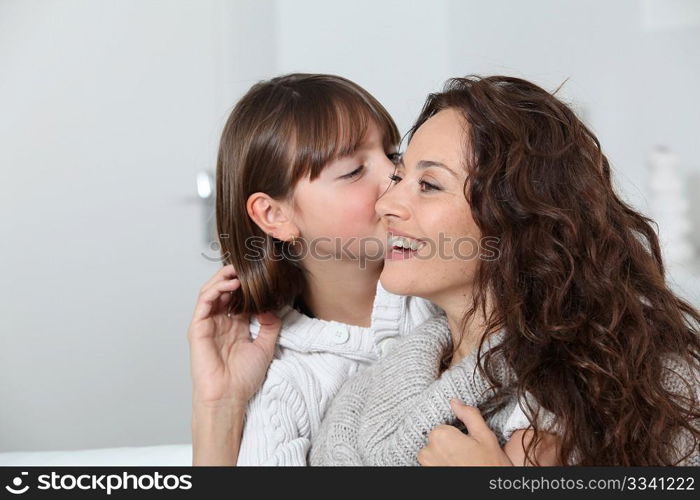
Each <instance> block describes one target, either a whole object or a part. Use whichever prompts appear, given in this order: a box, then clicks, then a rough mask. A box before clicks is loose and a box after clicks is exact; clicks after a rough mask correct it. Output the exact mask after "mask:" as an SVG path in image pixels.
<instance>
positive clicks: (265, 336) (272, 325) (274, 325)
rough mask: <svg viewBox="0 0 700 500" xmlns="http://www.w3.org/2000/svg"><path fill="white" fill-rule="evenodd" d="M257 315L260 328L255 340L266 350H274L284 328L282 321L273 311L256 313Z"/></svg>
mask: <svg viewBox="0 0 700 500" xmlns="http://www.w3.org/2000/svg"><path fill="white" fill-rule="evenodd" d="M255 317H256V318H257V319H258V322H259V323H260V330H259V331H258V336H257V337H256V339H255V342H256V343H257V344H259V345H260V347H262V348H263V349H265V351H266V352H273V351H274V348H275V344H276V343H277V338H278V337H279V334H280V330H281V328H282V321H281V320H280V319H279V318H278V317H277V316H275V314H274V313H272V312H264V313H260V314H256V316H255Z"/></svg>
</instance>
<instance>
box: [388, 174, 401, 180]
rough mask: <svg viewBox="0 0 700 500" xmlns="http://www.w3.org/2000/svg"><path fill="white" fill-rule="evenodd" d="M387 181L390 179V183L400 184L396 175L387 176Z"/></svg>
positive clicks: (399, 178)
mask: <svg viewBox="0 0 700 500" xmlns="http://www.w3.org/2000/svg"><path fill="white" fill-rule="evenodd" d="M389 179H391V182H400V181H401V177H399V176H398V175H396V174H391V175H390V176H389Z"/></svg>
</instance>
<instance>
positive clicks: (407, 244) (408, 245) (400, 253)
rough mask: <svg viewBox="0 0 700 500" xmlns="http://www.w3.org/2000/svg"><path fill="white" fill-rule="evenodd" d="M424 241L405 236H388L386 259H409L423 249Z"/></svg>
mask: <svg viewBox="0 0 700 500" xmlns="http://www.w3.org/2000/svg"><path fill="white" fill-rule="evenodd" d="M424 245H425V242H424V241H420V240H417V239H415V238H408V237H406V236H396V235H393V234H390V235H389V240H388V245H387V253H386V258H387V259H388V260H404V259H410V258H411V257H413V256H414V255H415V254H416V253H418V250H420V249H421V248H423V246H424Z"/></svg>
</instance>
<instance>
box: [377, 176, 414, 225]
mask: <svg viewBox="0 0 700 500" xmlns="http://www.w3.org/2000/svg"><path fill="white" fill-rule="evenodd" d="M389 182H390V185H389V188H388V189H387V190H386V191H385V192H384V194H382V195H381V196H380V197H379V199H377V203H375V205H374V209H375V211H376V212H377V215H379V216H380V217H382V218H383V219H385V220H392V219H396V218H399V219H406V218H407V217H408V207H407V205H406V203H405V200H404V199H402V198H401V191H402V189H401V187H400V186H401V184H400V183H395V182H393V181H389Z"/></svg>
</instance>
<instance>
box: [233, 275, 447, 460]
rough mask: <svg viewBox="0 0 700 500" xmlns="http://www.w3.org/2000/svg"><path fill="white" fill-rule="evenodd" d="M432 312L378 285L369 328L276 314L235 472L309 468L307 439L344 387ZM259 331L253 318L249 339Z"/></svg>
mask: <svg viewBox="0 0 700 500" xmlns="http://www.w3.org/2000/svg"><path fill="white" fill-rule="evenodd" d="M437 310H438V308H437V307H436V306H435V305H433V304H431V303H430V302H428V301H426V300H424V299H421V298H418V297H405V296H400V295H394V294H391V293H389V292H388V291H386V290H385V289H384V288H383V287H382V286H381V283H377V290H376V295H375V299H374V305H373V310H372V319H371V326H370V327H361V326H357V325H347V324H344V323H340V322H337V321H326V320H321V319H317V318H310V317H308V316H306V315H304V314H302V313H300V312H299V311H297V310H295V309H293V308H292V307H290V306H287V307H284V308H283V309H282V310H280V311H278V312H277V315H278V316H279V317H280V319H281V320H282V329H281V331H280V335H279V339H278V342H277V346H276V349H275V355H274V359H273V361H272V363H271V365H270V368H269V369H268V372H267V375H266V378H265V381H264V382H263V384H262V386H261V388H260V389H259V390H258V392H257V393H256V394H255V395H254V396H253V398H252V399H251V400H250V402H249V404H248V408H247V410H246V416H245V422H244V428H243V436H242V440H241V446H240V450H239V454H238V461H237V465H306V458H307V453H308V450H309V447H310V444H311V439H312V438H313V437H314V436H315V433H316V432H317V430H318V428H319V427H320V425H321V420H322V418H323V415H324V414H325V411H326V409H327V408H328V406H329V405H330V403H331V401H332V399H333V397H334V396H335V395H336V394H337V392H338V391H339V390H340V388H341V386H342V385H343V383H344V382H345V381H346V380H347V379H348V378H350V377H351V376H352V375H354V374H356V373H358V372H360V371H361V370H363V369H365V368H366V367H368V366H370V365H371V364H373V363H374V362H375V361H377V360H378V359H381V358H382V356H384V355H385V354H386V353H388V352H391V350H392V349H393V347H394V346H395V345H397V343H398V339H400V338H401V337H403V336H404V335H406V334H408V333H409V332H411V331H412V330H414V329H415V327H416V326H417V325H419V324H421V323H423V322H424V321H425V320H426V319H428V318H430V317H431V316H432V315H433V314H434V313H435V312H436V311H437ZM259 329H260V324H259V323H258V321H257V319H256V318H255V317H253V318H252V319H251V323H250V331H251V336H252V337H253V338H255V337H257V334H258V332H259Z"/></svg>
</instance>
